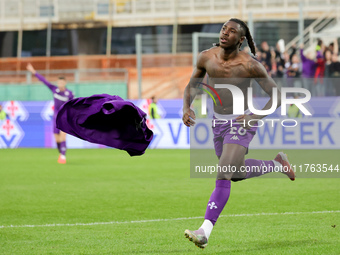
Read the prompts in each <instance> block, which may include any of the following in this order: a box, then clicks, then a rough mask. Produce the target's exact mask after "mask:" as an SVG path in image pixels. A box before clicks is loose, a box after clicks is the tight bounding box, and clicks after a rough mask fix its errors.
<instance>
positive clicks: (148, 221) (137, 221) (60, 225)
mask: <svg viewBox="0 0 340 255" xmlns="http://www.w3.org/2000/svg"><path fill="white" fill-rule="evenodd" d="M326 213H340V210H337V211H314V212H283V213H251V214H229V215H220V217H223V218H229V217H254V216H276V215H299V214H326ZM203 218H204V217H203V216H198V217H186V218H172V219H151V220H134V221H109V222H91V223H60V224H58V223H53V224H44V225H8V226H0V228H39V227H40V228H41V227H74V226H94V225H114V224H117V225H118V224H133V223H150V222H163V221H180V220H195V219H203Z"/></svg>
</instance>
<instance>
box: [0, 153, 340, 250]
mask: <svg viewBox="0 0 340 255" xmlns="http://www.w3.org/2000/svg"><path fill="white" fill-rule="evenodd" d="M286 152H288V154H289V156H290V161H291V162H293V163H295V164H304V163H306V162H308V163H328V164H331V163H332V164H339V163H340V162H339V158H338V155H339V153H338V151H336V150H305V151H302V150H286ZM275 155H276V151H269V150H253V151H251V152H250V153H249V155H248V157H250V158H259V159H272V158H273V157H275ZM57 156H58V155H57V151H56V150H52V149H14V150H13V149H9V150H1V151H0V162H1V165H0V226H4V227H0V254H203V253H204V254H339V252H340V242H339V240H340V213H339V212H333V213H324V214H308V213H307V214H292V215H281V214H279V215H262V216H261V215H259V216H239V217H235V216H231V217H228V215H234V214H256V213H283V212H313V211H328V210H340V203H339V202H340V196H339V194H340V192H339V184H340V179H336V178H333V179H330V178H328V179H327V178H323V179H321V178H320V179H307V178H305V179H297V180H296V181H295V182H292V181H290V180H289V179H288V178H261V177H260V178H253V179H251V180H246V181H242V182H238V183H233V184H232V190H231V196H230V199H229V201H228V203H227V206H226V208H225V209H224V211H223V212H222V215H223V217H221V218H220V219H219V220H218V222H217V224H216V226H215V228H214V231H213V232H212V235H211V237H210V240H209V245H208V246H207V248H206V249H205V250H204V251H201V250H200V249H198V248H197V247H195V246H194V244H192V243H191V242H189V241H188V240H187V239H185V238H184V230H185V229H186V228H189V229H196V228H198V227H199V226H200V224H201V223H202V219H183V220H173V221H154V222H140V223H121V224H115V223H112V224H107V225H87V226H74V225H72V226H52V227H47V226H41V227H9V226H10V225H16V226H22V225H46V224H53V223H60V224H66V223H70V224H73V223H93V222H112V221H115V222H125V221H128V222H130V221H138V220H152V219H174V218H182V217H185V218H187V217H196V216H204V213H205V208H206V203H207V201H208V199H209V197H210V194H211V192H212V190H213V189H214V182H215V181H214V180H213V179H190V178H189V176H190V173H189V158H190V157H189V151H188V150H148V151H147V152H146V154H145V155H144V156H142V157H133V158H131V157H129V156H128V155H127V154H126V153H125V152H122V151H118V150H111V149H98V150H69V151H68V159H67V160H68V162H67V164H66V165H59V164H57V163H56V161H57ZM272 175H279V173H273V174H272ZM334 225H335V226H334Z"/></svg>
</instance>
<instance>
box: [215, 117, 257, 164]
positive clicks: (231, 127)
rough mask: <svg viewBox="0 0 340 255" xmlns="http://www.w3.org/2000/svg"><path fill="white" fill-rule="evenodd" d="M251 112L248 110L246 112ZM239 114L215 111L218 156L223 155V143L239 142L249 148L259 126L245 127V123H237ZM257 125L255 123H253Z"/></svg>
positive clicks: (216, 150) (216, 151)
mask: <svg viewBox="0 0 340 255" xmlns="http://www.w3.org/2000/svg"><path fill="white" fill-rule="evenodd" d="M245 113H246V114H249V113H250V112H249V113H248V112H245ZM237 116H239V115H232V114H218V113H214V119H213V122H212V130H213V134H214V147H215V153H216V155H217V157H220V156H221V155H222V150H223V144H226V143H232V144H239V145H242V146H243V147H245V148H247V152H248V147H249V144H250V142H251V140H252V139H253V137H254V135H255V134H256V130H257V127H251V128H249V129H245V128H243V123H237V122H236V117H237ZM253 124H254V125H255V123H253Z"/></svg>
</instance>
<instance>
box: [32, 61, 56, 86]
mask: <svg viewBox="0 0 340 255" xmlns="http://www.w3.org/2000/svg"><path fill="white" fill-rule="evenodd" d="M26 69H27V71H29V72H31V73H32V74H33V75H35V77H37V78H38V79H39V81H41V82H42V83H44V84H45V85H46V86H47V87H48V88H49V89H50V90H52V91H53V90H54V89H56V88H57V87H56V86H54V85H53V84H52V83H50V82H49V81H48V80H46V78H45V77H44V76H42V75H41V74H39V73H38V72H37V71H36V70H35V69H34V67H33V66H32V64H31V63H28V64H27V66H26Z"/></svg>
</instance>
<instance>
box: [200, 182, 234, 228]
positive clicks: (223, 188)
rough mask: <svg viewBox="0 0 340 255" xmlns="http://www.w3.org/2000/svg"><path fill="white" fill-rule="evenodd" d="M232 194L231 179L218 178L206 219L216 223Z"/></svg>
mask: <svg viewBox="0 0 340 255" xmlns="http://www.w3.org/2000/svg"><path fill="white" fill-rule="evenodd" d="M229 195H230V181H229V180H216V187H215V189H214V191H213V193H212V194H211V196H210V199H209V202H208V205H207V210H206V212H205V216H204V219H206V220H209V221H211V223H212V224H213V225H215V223H216V221H217V219H218V217H219V216H220V214H221V212H222V210H223V208H224V206H225V205H226V203H227V201H228V199H229Z"/></svg>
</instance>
